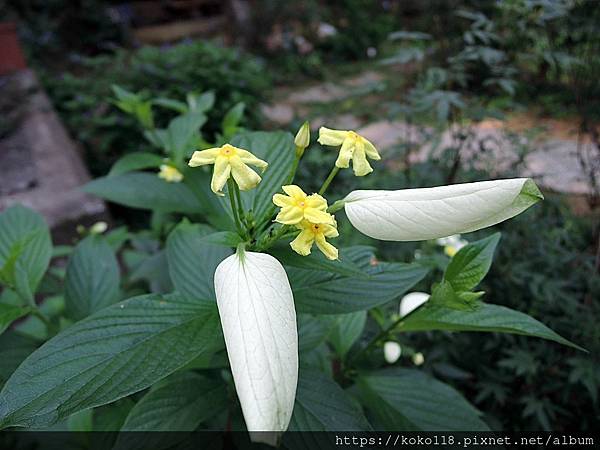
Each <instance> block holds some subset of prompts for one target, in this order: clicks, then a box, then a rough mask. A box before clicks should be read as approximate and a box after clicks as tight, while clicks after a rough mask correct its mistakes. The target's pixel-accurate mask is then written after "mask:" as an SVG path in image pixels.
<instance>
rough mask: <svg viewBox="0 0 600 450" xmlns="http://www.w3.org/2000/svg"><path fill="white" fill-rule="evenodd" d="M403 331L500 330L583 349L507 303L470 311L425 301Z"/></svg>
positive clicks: (500, 331)
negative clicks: (430, 303) (439, 305)
mask: <svg viewBox="0 0 600 450" xmlns="http://www.w3.org/2000/svg"><path fill="white" fill-rule="evenodd" d="M398 330H399V331H430V330H447V331H496V332H499V333H512V334H522V335H525V336H534V337H540V338H542V339H548V340H551V341H555V342H558V343H559V344H563V345H568V346H570V347H574V348H577V349H579V350H583V349H582V348H581V347H579V346H578V345H576V344H573V343H572V342H570V341H568V340H566V339H564V338H563V337H561V336H560V335H558V334H557V333H555V332H554V331H552V330H551V329H550V328H548V327H547V326H546V325H544V324H543V323H541V322H538V321H537V320H535V319H534V318H533V317H530V316H528V315H527V314H524V313H522V312H519V311H515V310H513V309H510V308H506V307H505V306H500V305H492V304H489V303H481V304H479V305H478V306H477V307H476V308H475V309H473V310H470V311H464V310H463V311H458V310H455V309H450V308H443V307H437V306H433V305H431V306H430V305H425V306H424V307H422V308H419V309H418V310H417V311H415V312H414V313H412V314H410V315H408V316H407V317H406V320H404V321H403V322H402V323H401V324H400V325H399V327H398Z"/></svg>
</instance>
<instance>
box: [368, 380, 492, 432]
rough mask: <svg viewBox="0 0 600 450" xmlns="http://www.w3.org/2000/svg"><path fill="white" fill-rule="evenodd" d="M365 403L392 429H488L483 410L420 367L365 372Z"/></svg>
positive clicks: (385, 425) (388, 428) (386, 427)
mask: <svg viewBox="0 0 600 450" xmlns="http://www.w3.org/2000/svg"><path fill="white" fill-rule="evenodd" d="M357 385H358V392H359V395H360V398H361V400H362V402H363V403H364V404H365V405H366V406H367V408H368V409H369V410H370V411H371V412H372V413H373V415H374V416H375V417H376V418H377V420H378V422H379V423H380V424H381V425H382V426H383V427H385V430H390V431H421V430H422V431H489V428H488V426H487V425H486V424H485V423H484V422H483V421H482V420H481V419H480V415H481V413H480V412H479V411H478V410H477V409H475V407H473V406H472V405H471V404H470V403H469V402H467V400H465V399H464V397H463V396H462V395H461V394H460V393H459V392H457V391H456V390H454V389H453V388H452V387H450V386H449V385H447V384H445V383H442V382H440V381H438V380H436V379H435V378H432V377H430V376H429V375H425V374H424V373H422V372H420V371H418V370H412V369H392V370H384V371H380V372H375V373H372V374H365V375H362V376H361V377H360V378H359V379H358V382H357Z"/></svg>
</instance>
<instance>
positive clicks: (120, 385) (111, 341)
mask: <svg viewBox="0 0 600 450" xmlns="http://www.w3.org/2000/svg"><path fill="white" fill-rule="evenodd" d="M222 345H223V343H222V335H221V328H220V325H219V318H218V315H217V310H216V308H215V306H214V305H212V304H209V303H199V302H197V301H190V300H186V299H185V298H183V297H181V296H179V295H166V296H161V295H146V296H141V297H135V298H132V299H129V300H126V301H123V302H119V303H118V304H115V305H113V306H110V307H108V308H104V309H102V310H100V311H98V312H97V313H95V314H93V315H91V316H89V317H87V318H86V319H84V320H82V321H80V322H77V323H76V324H75V325H73V326H71V327H70V328H67V329H66V330H65V331H63V332H62V333H60V334H58V335H57V336H55V337H54V338H52V339H50V340H49V341H48V342H46V343H45V344H44V345H42V346H41V347H40V348H39V349H37V350H36V351H35V352H33V353H32V354H31V355H30V356H29V357H28V358H27V359H26V360H25V361H23V363H22V364H21V365H20V366H19V368H18V369H17V370H16V371H15V372H14V373H13V374H12V376H11V377H10V379H9V380H8V381H7V383H6V385H5V386H4V389H3V390H2V392H0V428H5V427H9V426H25V427H43V426H47V425H50V424H52V423H55V422H57V421H59V420H61V419H63V418H65V417H67V416H69V415H71V414H73V413H75V412H77V411H81V410H83V409H87V408H91V407H95V406H100V405H105V404H107V403H110V402H113V401H115V400H117V399H120V398H122V397H125V396H127V395H129V394H132V393H134V392H138V391H141V390H142V389H145V388H147V387H148V386H151V385H152V384H154V383H156V382H157V381H159V380H161V379H162V378H164V377H166V376H167V375H170V374H171V373H173V372H174V371H176V370H177V369H179V368H180V367H182V366H184V365H186V364H188V363H189V362H190V361H192V360H193V359H194V358H196V357H198V356H199V355H201V354H203V353H206V352H214V351H216V350H218V349H220V348H221V347H222Z"/></svg>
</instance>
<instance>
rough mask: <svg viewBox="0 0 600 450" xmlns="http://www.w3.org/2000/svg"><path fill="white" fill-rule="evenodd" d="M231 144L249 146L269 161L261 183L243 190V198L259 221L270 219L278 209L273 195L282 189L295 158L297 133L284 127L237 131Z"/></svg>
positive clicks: (247, 148)
mask: <svg viewBox="0 0 600 450" xmlns="http://www.w3.org/2000/svg"><path fill="white" fill-rule="evenodd" d="M231 144H232V145H235V146H236V147H240V148H243V149H246V150H249V151H250V152H252V153H254V155H256V156H257V157H258V158H260V159H262V160H264V161H267V162H268V163H269V167H268V168H267V170H266V171H265V173H264V175H263V177H262V181H261V183H260V184H259V185H258V187H257V188H256V189H252V190H251V191H248V192H242V201H243V202H244V206H245V208H246V209H252V211H253V213H254V218H255V219H256V222H257V223H258V224H260V223H262V222H263V221H265V220H270V219H271V217H270V212H272V211H274V205H273V195H274V194H276V193H277V192H279V191H280V190H281V186H282V185H283V184H284V183H285V182H286V180H287V178H288V176H289V173H290V170H291V168H292V164H293V162H294V158H295V146H294V138H293V136H292V135H291V134H290V133H284V132H282V131H275V132H264V131H257V132H252V133H244V134H240V135H237V136H236V137H234V138H233V139H232V140H231Z"/></svg>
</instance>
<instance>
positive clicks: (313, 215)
mask: <svg viewBox="0 0 600 450" xmlns="http://www.w3.org/2000/svg"><path fill="white" fill-rule="evenodd" d="M282 189H283V192H285V193H286V194H287V195H283V194H275V195H274V196H273V203H275V205H277V206H279V207H280V208H281V211H280V212H279V214H277V217H276V218H275V221H276V222H279V223H283V224H285V225H295V224H298V223H300V222H301V221H302V220H308V221H309V222H312V223H327V224H333V223H334V219H333V216H332V215H331V214H329V213H327V200H325V199H324V198H323V197H321V196H320V195H319V194H312V195H306V194H305V193H304V191H303V190H302V189H300V188H299V187H298V186H296V185H294V184H290V185H288V186H283V187H282Z"/></svg>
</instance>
